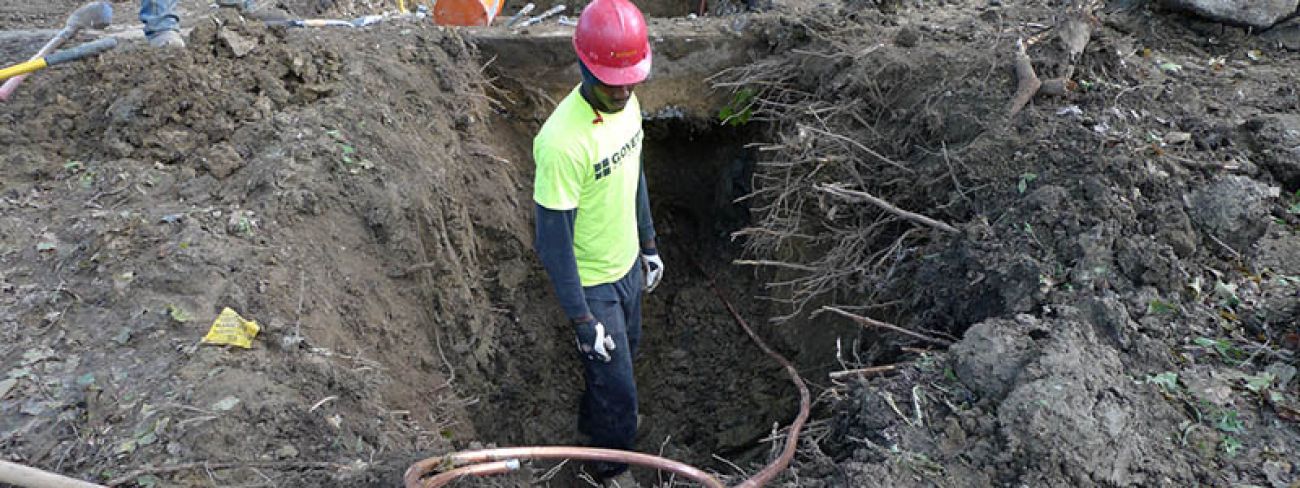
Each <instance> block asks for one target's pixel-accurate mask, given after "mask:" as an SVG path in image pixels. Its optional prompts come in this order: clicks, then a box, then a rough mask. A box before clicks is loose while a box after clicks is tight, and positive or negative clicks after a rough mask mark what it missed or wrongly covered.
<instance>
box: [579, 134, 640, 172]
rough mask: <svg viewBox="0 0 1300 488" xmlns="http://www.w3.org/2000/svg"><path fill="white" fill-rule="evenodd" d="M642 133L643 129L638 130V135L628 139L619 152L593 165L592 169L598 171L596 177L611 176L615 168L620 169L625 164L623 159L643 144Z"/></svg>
mask: <svg viewBox="0 0 1300 488" xmlns="http://www.w3.org/2000/svg"><path fill="white" fill-rule="evenodd" d="M641 135H642V131H640V130H638V131H636V135H634V136H632V139H631V140H629V141H627V144H624V145H623V147H622V148H619V150H618V152H615V153H614V154H613V155H611V156H610V157H607V158H605V159H602V160H600V162H599V163H596V164H593V165H591V166H592V169H594V170H595V171H596V179H597V180H599V179H601V178H604V177H606V176H609V175H610V174H611V173H613V172H614V170H615V169H618V167H619V166H621V165H622V164H623V160H624V159H627V155H628V154H631V153H632V151H633V150H634V149H636V148H637V147H639V146H640V145H641Z"/></svg>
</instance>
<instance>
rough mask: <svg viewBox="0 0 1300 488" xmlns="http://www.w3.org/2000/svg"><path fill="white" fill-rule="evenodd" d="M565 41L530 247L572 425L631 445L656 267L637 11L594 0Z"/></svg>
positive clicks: (643, 50)
mask: <svg viewBox="0 0 1300 488" xmlns="http://www.w3.org/2000/svg"><path fill="white" fill-rule="evenodd" d="M573 46H574V48H575V49H576V50H577V52H578V60H579V66H580V69H581V71H582V82H581V83H580V84H579V85H578V86H577V87H576V88H574V90H573V91H572V92H570V93H569V95H568V96H566V97H565V98H564V99H563V100H562V101H560V103H559V105H558V106H556V107H555V111H554V112H552V113H551V115H550V117H548V118H547V119H546V123H544V124H543V125H542V129H541V131H540V132H539V133H538V134H537V137H536V138H535V139H534V140H533V159H534V161H535V163H536V180H535V182H534V187H533V200H534V201H535V202H536V205H535V208H536V210H535V212H536V232H537V234H536V241H535V243H534V246H535V248H536V250H537V253H538V255H539V257H540V258H541V260H542V263H543V265H544V266H545V267H546V272H547V274H548V275H550V278H551V283H552V285H554V287H555V292H556V295H557V296H558V298H559V301H560V305H561V306H562V307H563V308H564V312H565V314H566V315H567V316H568V319H569V320H568V322H569V326H571V327H572V328H573V331H574V333H575V335H576V336H577V345H578V352H579V356H580V357H581V360H582V364H583V373H584V376H585V379H586V391H584V392H583V395H582V400H581V404H580V405H579V408H578V431H579V432H580V433H582V434H583V435H585V436H587V437H588V438H589V440H590V443H591V445H593V446H595V447H604V448H611V449H623V450H631V449H632V448H633V446H634V443H635V440H636V432H637V423H638V422H637V393H636V382H635V380H634V378H633V375H632V360H633V358H634V357H635V356H636V352H637V345H638V343H639V342H640V339H641V293H642V291H643V290H644V291H645V292H646V293H650V292H651V291H653V290H654V289H655V286H657V285H658V284H659V281H660V279H661V278H662V277H663V273H664V264H663V261H662V259H661V258H660V256H659V253H658V251H657V250H656V248H655V231H654V223H653V221H652V219H651V217H650V199H649V196H648V194H647V191H646V180H645V173H644V171H643V170H642V167H641V166H642V160H641V145H642V140H643V139H644V134H643V133H642V130H641V107H640V104H639V103H638V102H637V98H636V96H635V95H634V94H633V93H632V92H633V89H634V88H635V87H636V86H637V85H638V84H639V83H641V82H643V81H645V79H646V77H647V76H648V75H649V74H650V42H649V39H648V37H647V36H646V24H645V18H644V17H643V16H642V14H641V11H640V10H639V9H637V7H636V6H635V5H633V4H632V3H631V2H629V1H628V0H595V1H593V2H592V3H591V4H589V5H588V6H587V7H586V8H585V9H583V11H582V15H581V16H580V17H579V18H578V26H577V28H576V30H575V31H574V34H573ZM588 467H589V468H590V469H591V470H592V471H594V473H592V474H593V475H594V477H595V478H597V479H599V480H601V481H602V482H605V483H608V484H611V485H614V484H617V485H619V486H624V487H626V486H628V482H630V481H631V476H630V475H629V474H627V473H626V471H627V465H625V464H613V463H593V464H591V465H589V466H588Z"/></svg>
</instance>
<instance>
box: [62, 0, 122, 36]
mask: <svg viewBox="0 0 1300 488" xmlns="http://www.w3.org/2000/svg"><path fill="white" fill-rule="evenodd" d="M112 23H113V6H112V5H109V4H108V2H106V1H104V0H98V1H95V2H90V3H87V4H85V5H82V6H81V8H78V9H77V10H75V11H73V12H72V15H69V16H68V23H67V27H68V28H72V29H102V28H104V27H108V25H109V24H112Z"/></svg>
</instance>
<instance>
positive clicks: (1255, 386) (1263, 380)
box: [1246, 371, 1276, 393]
mask: <svg viewBox="0 0 1300 488" xmlns="http://www.w3.org/2000/svg"><path fill="white" fill-rule="evenodd" d="M1274 379H1276V378H1274V377H1273V373H1269V372H1267V371H1265V372H1263V373H1260V374H1258V375H1255V376H1247V377H1246V389H1248V390H1250V391H1253V392H1255V393H1259V392H1261V391H1264V390H1266V389H1268V388H1269V387H1270V386H1273V380H1274Z"/></svg>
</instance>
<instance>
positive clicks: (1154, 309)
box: [1147, 300, 1176, 315]
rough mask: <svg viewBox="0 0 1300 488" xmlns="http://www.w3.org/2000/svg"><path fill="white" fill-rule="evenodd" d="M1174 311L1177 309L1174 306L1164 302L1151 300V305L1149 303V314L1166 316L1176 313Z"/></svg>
mask: <svg viewBox="0 0 1300 488" xmlns="http://www.w3.org/2000/svg"><path fill="white" fill-rule="evenodd" d="M1174 310H1176V309H1175V308H1174V306H1173V305H1172V304H1170V303H1169V302H1166V301H1163V300H1151V302H1150V303H1147V313H1149V314H1161V315H1164V314H1170V313H1174Z"/></svg>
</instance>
